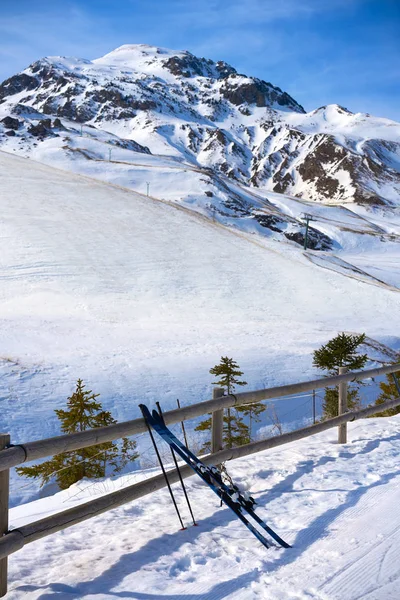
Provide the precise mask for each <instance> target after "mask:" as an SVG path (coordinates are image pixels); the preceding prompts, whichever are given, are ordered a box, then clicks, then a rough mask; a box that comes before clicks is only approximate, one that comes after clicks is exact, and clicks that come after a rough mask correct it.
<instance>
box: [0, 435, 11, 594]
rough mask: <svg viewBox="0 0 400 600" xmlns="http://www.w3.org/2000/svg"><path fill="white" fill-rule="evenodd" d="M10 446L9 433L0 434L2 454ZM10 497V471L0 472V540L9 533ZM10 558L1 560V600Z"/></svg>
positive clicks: (4, 590) (5, 587) (5, 585)
mask: <svg viewBox="0 0 400 600" xmlns="http://www.w3.org/2000/svg"><path fill="white" fill-rule="evenodd" d="M9 445H10V436H9V435H8V433H0V453H1V451H2V450H3V449H4V448H6V447H7V446H9ZM9 495H10V470H9V469H6V470H5V471H0V538H1V537H3V535H5V534H6V533H7V531H8V503H9ZM7 564H8V558H7V557H5V558H1V559H0V598H2V597H3V596H5V595H6V594H7Z"/></svg>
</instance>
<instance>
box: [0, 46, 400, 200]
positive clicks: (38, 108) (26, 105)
mask: <svg viewBox="0 0 400 600" xmlns="http://www.w3.org/2000/svg"><path fill="white" fill-rule="evenodd" d="M72 124H74V125H75V130H77V131H79V130H80V125H81V124H84V125H85V127H86V129H87V135H92V134H93V135H97V132H98V131H100V132H102V133H103V135H104V137H106V135H108V136H109V138H110V142H111V143H112V144H113V145H115V144H119V145H122V146H124V147H125V146H126V145H127V144H129V143H130V144H131V147H133V145H136V148H137V149H138V150H139V151H141V152H146V151H148V150H150V151H151V153H152V154H161V155H168V156H171V157H174V158H177V159H180V160H181V161H182V160H183V161H185V162H189V163H191V164H192V165H194V166H198V167H199V166H200V167H204V168H207V169H210V170H211V171H212V172H213V173H218V174H223V175H225V176H228V177H229V178H230V179H234V180H236V181H239V182H241V183H242V184H246V185H249V184H250V185H252V186H256V187H264V188H266V189H268V190H270V191H275V192H280V193H282V192H283V193H288V194H291V195H295V196H298V197H301V198H305V199H309V200H313V201H318V202H327V203H336V204H339V203H343V202H346V203H349V202H356V203H358V204H364V205H390V206H398V205H399V203H400V125H399V124H398V123H395V122H393V121H390V120H389V119H381V118H375V117H372V116H370V115H366V114H362V113H356V114H353V113H351V112H349V111H348V110H346V109H344V108H343V107H340V106H338V105H331V106H327V107H321V108H318V109H317V110H313V111H311V112H310V113H307V114H306V113H305V112H304V109H303V108H302V107H301V106H300V105H299V104H298V103H297V102H296V101H295V100H294V99H293V98H291V97H290V96H289V95H288V94H287V93H286V92H284V91H282V90H281V89H280V88H277V87H276V86H274V85H272V84H271V83H268V82H265V81H263V80H260V79H257V78H255V77H249V76H247V75H243V74H240V73H238V72H237V71H236V70H235V69H234V68H233V67H231V66H230V65H227V64H226V63H224V62H222V61H219V62H216V63H215V62H213V61H211V60H208V59H205V58H198V57H196V56H194V55H192V54H191V53H190V52H187V51H183V52H182V51H173V50H168V49H165V48H157V47H154V46H147V45H142V44H139V45H134V44H133V45H125V46H121V47H120V48H117V49H116V50H114V51H112V52H110V53H108V54H107V55H106V56H104V57H102V58H99V59H97V60H94V61H89V60H85V59H79V58H65V57H47V58H43V59H41V60H39V61H37V62H35V63H33V64H32V65H30V66H29V67H28V68H27V69H25V70H24V71H23V72H22V73H19V74H17V75H15V76H13V77H11V78H10V79H8V80H6V81H5V82H3V83H2V84H1V85H0V146H1V147H2V148H3V149H5V150H7V151H15V152H16V153H18V154H21V155H24V156H32V155H34V154H35V152H36V150H38V149H40V147H41V146H42V145H45V144H46V143H47V142H49V141H52V140H53V141H54V139H55V138H58V139H59V140H60V139H61V140H62V141H63V144H62V147H63V148H64V149H65V150H66V154H67V155H68V150H69V149H70V148H71V145H70V143H69V141H68V139H67V140H65V139H64V138H65V134H66V131H67V130H68V131H69V135H68V136H67V137H70V135H71V129H72V130H73V129H74V127H73V125H72ZM89 126H90V128H91V130H92V131H91V132H90V131H88V128H89ZM75 143H76V142H75ZM72 146H73V144H72Z"/></svg>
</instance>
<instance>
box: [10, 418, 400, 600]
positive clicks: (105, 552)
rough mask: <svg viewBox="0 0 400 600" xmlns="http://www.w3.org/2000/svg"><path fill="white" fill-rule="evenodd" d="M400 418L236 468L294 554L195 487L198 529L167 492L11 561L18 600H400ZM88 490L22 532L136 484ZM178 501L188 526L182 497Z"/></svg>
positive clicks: (27, 514)
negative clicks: (263, 539) (183, 525)
mask: <svg viewBox="0 0 400 600" xmlns="http://www.w3.org/2000/svg"><path fill="white" fill-rule="evenodd" d="M399 431H400V417H399V416H397V417H391V418H385V419H366V420H364V421H359V422H357V423H350V424H349V443H348V444H346V445H344V446H338V445H337V443H336V437H337V432H336V431H334V430H332V431H328V432H325V433H323V434H319V435H318V436H314V437H311V438H307V439H305V440H301V441H299V442H295V443H292V444H288V445H285V446H283V447H280V448H276V449H274V450H272V451H267V452H262V453H259V454H256V455H253V456H251V457H248V458H243V459H240V460H236V461H233V462H231V463H229V472H230V474H231V475H232V477H233V478H234V480H235V481H236V482H237V483H239V484H240V485H241V486H242V488H243V489H248V490H251V491H252V493H253V495H254V496H255V498H256V500H257V502H258V505H259V506H258V509H257V512H258V513H259V514H260V515H261V516H262V517H263V518H264V519H265V520H266V521H267V522H268V523H269V524H270V525H271V526H272V527H274V528H276V530H277V531H278V532H279V533H280V534H281V535H282V536H283V537H284V538H285V539H287V540H288V541H289V542H290V543H291V544H292V545H293V548H291V549H287V550H285V549H282V548H275V547H274V548H271V549H269V550H265V548H264V547H263V546H261V544H259V543H258V542H257V541H256V540H255V539H254V538H253V537H252V536H251V534H250V533H249V532H248V531H247V530H246V529H245V528H244V526H243V525H242V524H241V523H240V522H239V521H238V520H237V519H236V518H235V516H234V515H233V514H232V513H231V512H230V511H229V510H228V509H227V508H220V507H219V502H218V500H217V499H216V498H215V496H214V494H213V493H212V492H211V491H210V490H209V489H208V488H207V487H206V486H205V485H204V484H203V483H202V482H201V481H200V480H197V479H196V478H195V477H192V478H190V479H189V480H187V482H188V490H189V495H190V498H191V500H192V504H193V507H194V512H195V516H196V519H197V520H198V523H199V525H198V527H192V526H190V525H189V520H188V519H187V518H186V522H187V524H188V525H189V526H188V529H187V530H186V531H179V527H180V526H179V524H178V522H177V519H176V515H175V513H174V509H173V506H172V504H171V502H170V500H169V498H168V492H167V491H166V490H162V491H160V492H157V493H156V494H154V495H152V496H148V497H145V498H143V499H141V500H138V501H135V502H132V503H130V504H126V505H124V506H123V507H121V508H118V509H116V510H113V511H110V512H108V513H106V514H105V515H102V516H100V517H97V518H95V519H91V520H89V521H87V522H86V523H81V524H79V525H76V526H74V527H72V528H70V529H67V530H64V531H63V532H61V533H57V534H54V535H52V536H50V537H47V538H45V539H43V540H40V541H38V542H35V543H33V544H31V545H28V546H27V547H25V548H24V549H23V550H21V551H19V552H18V553H16V554H14V555H12V556H11V557H10V591H9V595H8V596H7V598H8V599H9V600H19V599H21V600H22V598H24V599H25V598H27V597H29V598H30V599H32V600H36V599H42V600H44V599H45V598H46V599H50V598H63V599H65V600H67V599H71V600H78V599H79V600H89V599H92V598H96V599H98V600H106V599H107V600H108V599H111V598H116V597H118V598H130V599H133V600H150V599H156V598H157V600H161V599H163V598H165V599H168V600H178V599H179V600H194V599H196V600H219V599H221V600H222V598H224V599H227V600H228V599H229V600H293V599H295V598H296V599H299V600H306V599H307V600H361V599H362V600H398V598H399V592H400V563H399V560H398V552H399V547H400V512H399V510H398V503H399V498H400V471H399V466H398V455H399V452H400V433H399ZM150 474H151V473H137V474H136V475H130V476H128V477H122V478H120V479H118V480H113V481H110V480H105V481H104V482H102V483H101V484H99V483H98V484H93V482H80V483H79V484H76V485H75V486H73V487H71V488H70V489H69V490H67V491H65V492H62V493H59V494H57V495H55V496H53V497H52V498H48V499H43V500H39V501H36V502H33V503H31V504H29V505H25V506H24V507H22V508H18V509H17V508H16V509H13V510H12V511H11V523H12V526H13V527H18V525H22V524H24V523H27V522H30V521H33V520H36V519H39V518H42V517H44V516H46V515H48V514H51V513H54V512H57V511H58V510H64V509H66V508H69V507H73V506H76V505H77V504H79V503H81V502H84V501H86V500H88V499H93V498H95V497H96V496H98V495H101V494H104V493H107V492H110V491H113V490H115V489H118V488H120V487H121V486H126V485H129V484H132V483H134V482H135V481H136V480H139V479H141V478H143V477H145V476H149V475H150ZM175 489H176V494H177V498H178V501H179V504H180V506H181V509H182V512H183V514H184V515H185V517H186V508H185V505H184V499H183V497H182V492H181V491H180V490H179V488H178V486H176V485H175Z"/></svg>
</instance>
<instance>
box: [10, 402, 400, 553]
mask: <svg viewBox="0 0 400 600" xmlns="http://www.w3.org/2000/svg"><path fill="white" fill-rule="evenodd" d="M399 405H400V398H396V399H395V400H391V401H390V402H386V403H385V404H381V405H380V406H379V407H377V406H375V405H374V406H369V407H367V408H363V409H361V410H358V411H351V412H347V413H345V414H344V415H340V416H339V417H335V418H333V419H329V420H327V421H321V423H316V424H315V425H310V426H309V427H304V428H302V429H297V430H295V431H290V432H289V433H284V434H283V435H279V436H276V437H273V438H268V439H265V440H259V441H257V442H252V443H250V444H246V445H244V446H238V447H236V448H229V449H225V450H221V451H220V452H216V453H214V454H209V455H208V456H205V457H203V458H202V461H203V462H204V463H205V464H208V465H210V464H220V463H222V462H225V461H228V460H233V459H236V458H241V457H243V456H248V455H250V454H255V453H256V452H260V451H261V450H268V449H271V448H276V447H277V446H282V445H283V444H288V443H290V442H294V441H296V440H300V439H302V438H305V437H309V436H310V435H315V434H316V433H320V432H321V431H325V430H327V429H332V428H333V427H338V426H340V425H342V424H343V423H347V422H348V421H356V420H358V419H362V418H364V417H368V416H370V415H373V414H376V412H377V411H379V412H380V411H383V410H387V409H388V408H393V407H395V406H399ZM180 470H181V474H182V478H187V477H190V476H191V475H194V473H193V471H192V469H191V468H190V467H189V466H188V465H184V466H183V467H181V469H180ZM167 474H168V479H169V481H170V482H171V483H175V482H177V481H178V480H179V479H178V474H177V471H176V470H175V469H174V470H172V471H168V473H167ZM165 485H166V483H165V479H164V476H163V475H162V474H161V475H156V476H155V477H151V478H149V479H146V480H144V481H141V482H140V483H134V484H133V485H130V486H127V487H125V488H123V489H121V490H118V491H116V492H112V493H111V494H106V495H104V496H101V497H100V498H96V499H95V500H90V501H89V502H85V503H84V504H80V505H79V506H76V507H74V508H69V509H67V510H64V511H62V512H60V513H57V514H55V515H51V516H50V517H45V518H44V519H40V520H39V521H34V522H33V523H29V524H27V525H23V526H22V527H19V528H18V529H14V530H12V531H10V532H7V533H6V535H5V536H3V537H2V538H0V559H4V558H5V557H7V556H9V555H10V554H12V553H13V552H16V551H17V550H20V549H21V548H22V547H23V546H25V545H26V544H30V543H31V542H34V541H36V540H40V539H41V538H43V537H46V536H48V535H51V534H52V533H56V532H57V531H60V530H62V529H66V528H67V527H71V526H72V525H76V524H77V523H81V522H82V521H86V520H87V519H91V518H92V517H96V516H97V515H100V514H102V513H104V512H106V511H108V510H111V509H113V508H117V507H118V506H121V505H123V504H125V503H126V502H131V501H132V500H136V499H138V498H141V497H143V496H146V495H147V494H151V493H153V492H156V491H157V490H160V489H161V488H163V487H165Z"/></svg>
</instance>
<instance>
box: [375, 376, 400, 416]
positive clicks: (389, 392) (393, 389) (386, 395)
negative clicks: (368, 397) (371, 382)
mask: <svg viewBox="0 0 400 600" xmlns="http://www.w3.org/2000/svg"><path fill="white" fill-rule="evenodd" d="M393 375H394V376H395V377H396V378H397V381H399V382H400V371H397V373H394V374H392V373H390V374H389V375H387V376H386V382H385V381H382V383H380V384H379V387H380V388H381V390H382V391H381V393H380V395H379V396H378V398H377V400H376V402H375V404H376V405H377V406H379V405H380V404H383V403H384V402H389V400H395V399H396V398H399V397H400V393H399V390H398V388H397V385H396V380H395V378H394V377H393ZM398 414H400V406H394V407H393V408H387V409H386V410H383V411H381V412H379V413H376V415H374V417H393V416H394V415H398Z"/></svg>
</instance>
